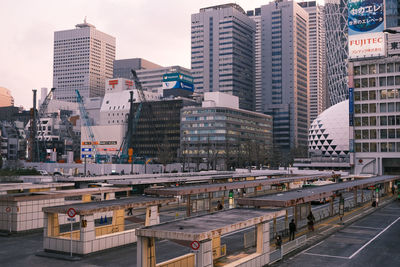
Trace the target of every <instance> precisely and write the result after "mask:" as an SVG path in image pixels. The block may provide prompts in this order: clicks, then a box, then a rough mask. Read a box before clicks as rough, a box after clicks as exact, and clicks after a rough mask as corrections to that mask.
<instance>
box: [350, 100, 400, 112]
mask: <svg viewBox="0 0 400 267" xmlns="http://www.w3.org/2000/svg"><path fill="white" fill-rule="evenodd" d="M377 106H378V109H377ZM376 112H380V113H384V112H400V102H397V103H394V102H393V103H378V104H377V103H370V104H354V113H355V114H360V113H376Z"/></svg>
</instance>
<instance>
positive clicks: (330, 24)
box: [324, 0, 348, 106]
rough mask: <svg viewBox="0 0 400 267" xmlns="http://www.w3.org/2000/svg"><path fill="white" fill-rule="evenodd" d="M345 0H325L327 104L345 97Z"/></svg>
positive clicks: (330, 104)
mask: <svg viewBox="0 0 400 267" xmlns="http://www.w3.org/2000/svg"><path fill="white" fill-rule="evenodd" d="M347 10H348V9H347V1H346V0H326V1H325V8H324V13H325V31H326V32H325V36H326V75H327V84H328V101H329V103H328V106H333V105H335V104H337V103H340V102H342V101H343V100H346V99H347V96H348V87H347V58H348V44H347V42H348V34H347V29H348V26H347V17H348V14H347Z"/></svg>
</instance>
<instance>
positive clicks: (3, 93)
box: [0, 87, 14, 107]
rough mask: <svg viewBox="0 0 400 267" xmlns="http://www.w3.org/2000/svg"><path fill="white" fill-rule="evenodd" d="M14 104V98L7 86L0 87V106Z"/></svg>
mask: <svg viewBox="0 0 400 267" xmlns="http://www.w3.org/2000/svg"><path fill="white" fill-rule="evenodd" d="M9 106H14V98H13V97H12V96H11V93H10V91H9V90H8V89H7V88H4V87H0V107H9Z"/></svg>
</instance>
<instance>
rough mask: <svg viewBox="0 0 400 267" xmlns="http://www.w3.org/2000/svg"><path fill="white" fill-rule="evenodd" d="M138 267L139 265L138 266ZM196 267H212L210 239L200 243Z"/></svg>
mask: <svg viewBox="0 0 400 267" xmlns="http://www.w3.org/2000/svg"><path fill="white" fill-rule="evenodd" d="M138 266H139V265H138ZM195 266H196V267H212V266H213V253H212V241H211V240H210V239H207V240H204V241H201V242H200V248H199V249H198V250H197V253H196V265H195Z"/></svg>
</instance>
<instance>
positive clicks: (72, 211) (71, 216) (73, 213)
mask: <svg viewBox="0 0 400 267" xmlns="http://www.w3.org/2000/svg"><path fill="white" fill-rule="evenodd" d="M67 215H68V217H69V218H67V220H68V221H69V222H71V250H70V251H71V254H70V255H71V257H72V223H74V222H75V220H76V219H75V218H74V217H75V216H76V210H75V209H74V208H69V209H68V211H67Z"/></svg>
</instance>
